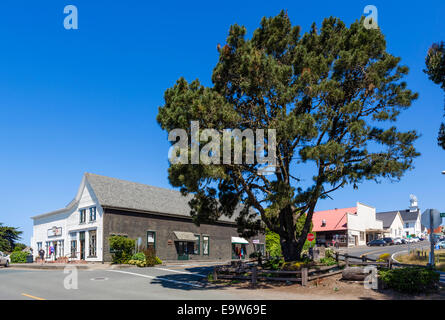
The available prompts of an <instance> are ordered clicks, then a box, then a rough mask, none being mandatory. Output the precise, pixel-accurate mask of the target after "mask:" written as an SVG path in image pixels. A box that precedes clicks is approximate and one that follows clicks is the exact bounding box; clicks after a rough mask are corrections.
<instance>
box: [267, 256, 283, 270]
mask: <svg viewBox="0 0 445 320" xmlns="http://www.w3.org/2000/svg"><path fill="white" fill-rule="evenodd" d="M283 264H284V259H283V258H281V257H271V258H270V259H269V260H267V261H266V262H265V263H264V264H263V267H264V269H270V270H280V269H281V267H282V266H283Z"/></svg>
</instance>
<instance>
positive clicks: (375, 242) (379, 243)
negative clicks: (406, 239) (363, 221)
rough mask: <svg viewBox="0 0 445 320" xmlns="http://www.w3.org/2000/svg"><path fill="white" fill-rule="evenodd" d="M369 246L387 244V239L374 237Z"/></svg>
mask: <svg viewBox="0 0 445 320" xmlns="http://www.w3.org/2000/svg"><path fill="white" fill-rule="evenodd" d="M366 245H367V246H370V247H373V246H382V247H383V246H386V241H385V240H383V239H374V240H372V241H369V242H368V243H367V244H366Z"/></svg>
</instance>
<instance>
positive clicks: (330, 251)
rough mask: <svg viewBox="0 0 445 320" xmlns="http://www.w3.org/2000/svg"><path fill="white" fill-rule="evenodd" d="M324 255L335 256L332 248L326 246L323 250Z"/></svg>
mask: <svg viewBox="0 0 445 320" xmlns="http://www.w3.org/2000/svg"><path fill="white" fill-rule="evenodd" d="M324 256H325V257H326V258H335V251H334V249H332V248H326V249H325V250H324Z"/></svg>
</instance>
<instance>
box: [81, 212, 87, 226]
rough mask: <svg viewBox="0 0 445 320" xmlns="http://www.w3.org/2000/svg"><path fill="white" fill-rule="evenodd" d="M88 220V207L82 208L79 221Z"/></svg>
mask: <svg viewBox="0 0 445 320" xmlns="http://www.w3.org/2000/svg"><path fill="white" fill-rule="evenodd" d="M86 221H87V209H80V213H79V223H85V222H86Z"/></svg>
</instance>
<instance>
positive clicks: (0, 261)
mask: <svg viewBox="0 0 445 320" xmlns="http://www.w3.org/2000/svg"><path fill="white" fill-rule="evenodd" d="M10 263H11V259H10V258H9V255H6V254H4V253H3V252H1V251H0V265H2V266H5V267H8V266H9V264H10Z"/></svg>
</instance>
